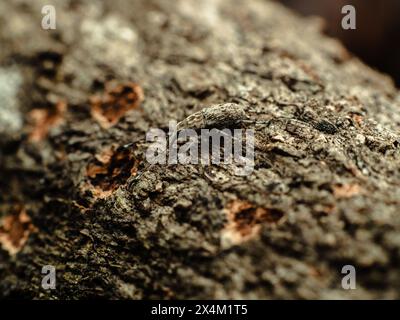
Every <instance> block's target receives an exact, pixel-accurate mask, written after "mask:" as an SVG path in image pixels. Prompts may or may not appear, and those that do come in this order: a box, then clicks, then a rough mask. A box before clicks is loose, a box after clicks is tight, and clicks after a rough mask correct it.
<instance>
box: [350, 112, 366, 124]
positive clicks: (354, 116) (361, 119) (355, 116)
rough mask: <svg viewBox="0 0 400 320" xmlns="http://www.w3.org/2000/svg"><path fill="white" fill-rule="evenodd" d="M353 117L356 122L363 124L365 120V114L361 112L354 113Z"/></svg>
mask: <svg viewBox="0 0 400 320" xmlns="http://www.w3.org/2000/svg"><path fill="white" fill-rule="evenodd" d="M352 118H353V120H354V121H355V122H357V124H359V125H361V124H362V123H363V121H364V118H363V116H361V115H359V114H353V115H352Z"/></svg>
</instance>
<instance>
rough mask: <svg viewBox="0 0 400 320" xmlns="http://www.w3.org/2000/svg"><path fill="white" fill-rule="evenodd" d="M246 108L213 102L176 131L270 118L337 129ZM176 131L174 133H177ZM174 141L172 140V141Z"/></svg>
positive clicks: (268, 122) (148, 167)
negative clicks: (254, 113)
mask: <svg viewBox="0 0 400 320" xmlns="http://www.w3.org/2000/svg"><path fill="white" fill-rule="evenodd" d="M247 110H248V108H247V107H246V106H245V105H243V104H238V103H224V104H215V105H212V106H210V107H207V108H204V109H202V110H200V111H197V112H195V113H193V114H191V115H190V116H188V117H187V118H185V119H184V120H182V121H180V122H178V124H177V127H176V131H177V132H179V131H181V130H185V129H194V130H196V129H205V128H229V127H233V126H237V125H241V124H243V123H252V124H265V125H269V124H270V123H271V121H272V120H277V119H279V120H282V119H286V120H289V121H296V122H300V123H303V124H311V125H312V126H313V127H314V128H315V129H317V130H320V131H323V132H325V133H329V134H334V133H336V131H337V128H336V126H335V125H333V124H332V123H330V122H328V121H326V120H323V121H322V122H319V123H313V122H312V121H310V123H308V121H305V120H299V119H296V118H293V117H285V116H278V117H271V118H270V119H266V120H261V121H260V120H255V119H251V118H250V116H249V114H248V111H247ZM177 132H176V133H177ZM173 139H174V140H176V139H177V135H176V134H175V135H173ZM173 142H174V141H173ZM129 145H130V144H129ZM129 145H126V146H129ZM152 167H153V165H152V164H148V165H147V166H146V167H145V168H144V169H143V170H142V172H140V173H139V174H137V175H136V176H135V177H134V178H133V179H132V182H131V183H130V185H131V184H132V183H133V182H135V181H137V180H138V179H139V178H140V177H141V176H142V174H143V173H144V172H145V171H148V170H149V169H151V168H152Z"/></svg>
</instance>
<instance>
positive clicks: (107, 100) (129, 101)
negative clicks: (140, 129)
mask: <svg viewBox="0 0 400 320" xmlns="http://www.w3.org/2000/svg"><path fill="white" fill-rule="evenodd" d="M143 99H144V94H143V90H142V88H141V87H140V86H139V85H137V84H136V83H132V82H129V83H126V84H121V85H118V86H114V87H111V85H108V86H106V90H105V92H104V93H103V94H102V95H100V96H94V97H92V98H90V104H91V114H92V117H93V118H94V119H95V120H96V121H97V122H98V123H99V124H100V125H101V127H103V128H104V129H108V128H110V127H112V126H114V125H115V124H116V123H118V121H119V120H120V119H121V118H122V117H123V116H124V115H125V113H126V112H128V111H130V110H133V109H136V108H137V107H139V105H140V104H141V103H142V101H143Z"/></svg>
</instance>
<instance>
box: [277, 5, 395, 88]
mask: <svg viewBox="0 0 400 320" xmlns="http://www.w3.org/2000/svg"><path fill="white" fill-rule="evenodd" d="M278 1H280V2H282V3H283V4H285V5H287V6H288V7H290V8H292V9H294V10H296V11H298V12H299V13H301V14H303V15H318V16H321V17H323V18H324V19H325V20H326V27H325V32H326V33H327V34H328V35H330V36H333V37H336V38H339V39H340V40H341V41H342V42H343V43H344V44H345V45H346V47H347V48H348V49H349V51H351V52H352V53H354V54H355V55H356V56H358V57H359V58H361V59H362V60H363V61H364V62H366V63H367V64H369V65H370V66H372V67H375V68H376V69H378V70H380V71H382V72H385V73H388V74H390V75H391V76H392V77H393V79H394V80H395V81H396V84H397V86H398V87H399V86H400V0H278ZM348 4H350V5H353V6H354V7H355V9H356V16H357V19H356V21H357V29H356V30H343V29H342V24H341V21H342V18H343V16H344V15H343V14H342V13H341V10H342V7H343V6H345V5H348Z"/></svg>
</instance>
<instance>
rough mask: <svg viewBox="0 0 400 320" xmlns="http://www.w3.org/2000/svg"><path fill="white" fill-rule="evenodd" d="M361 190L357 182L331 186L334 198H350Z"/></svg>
mask: <svg viewBox="0 0 400 320" xmlns="http://www.w3.org/2000/svg"><path fill="white" fill-rule="evenodd" d="M362 192H363V190H362V188H361V187H360V186H359V185H358V184H338V185H335V186H333V194H334V196H335V197H336V198H351V197H354V196H356V195H359V194H361V193H362Z"/></svg>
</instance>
